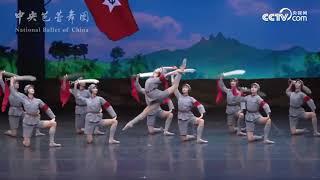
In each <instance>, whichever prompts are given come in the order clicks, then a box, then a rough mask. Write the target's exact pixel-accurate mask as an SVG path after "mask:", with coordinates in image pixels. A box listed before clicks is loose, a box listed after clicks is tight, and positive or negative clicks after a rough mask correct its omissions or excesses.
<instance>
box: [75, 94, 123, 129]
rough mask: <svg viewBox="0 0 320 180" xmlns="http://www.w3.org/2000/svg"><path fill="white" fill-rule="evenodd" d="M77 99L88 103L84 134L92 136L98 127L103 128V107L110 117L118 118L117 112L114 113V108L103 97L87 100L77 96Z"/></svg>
mask: <svg viewBox="0 0 320 180" xmlns="http://www.w3.org/2000/svg"><path fill="white" fill-rule="evenodd" d="M76 96H77V98H79V99H81V100H82V101H83V102H85V103H86V105H87V106H86V113H87V114H86V117H85V130H84V133H85V134H88V135H92V134H93V132H94V129H95V128H96V127H97V126H101V125H102V124H101V123H102V122H101V120H102V116H103V114H102V113H101V112H100V110H101V107H103V108H104V109H105V110H107V112H108V113H109V115H110V116H111V117H112V118H114V117H116V116H117V114H116V112H115V111H114V109H113V107H112V106H111V105H110V104H109V103H108V102H107V101H106V100H105V99H104V98H102V97H100V96H96V97H89V98H85V97H82V96H80V95H79V93H77V94H76Z"/></svg>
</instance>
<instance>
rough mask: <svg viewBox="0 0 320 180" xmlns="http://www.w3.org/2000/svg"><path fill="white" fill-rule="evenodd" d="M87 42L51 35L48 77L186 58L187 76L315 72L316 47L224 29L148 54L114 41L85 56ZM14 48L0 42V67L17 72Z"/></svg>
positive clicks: (111, 74)
mask: <svg viewBox="0 0 320 180" xmlns="http://www.w3.org/2000/svg"><path fill="white" fill-rule="evenodd" d="M88 51H90V47H88V45H86V44H76V45H74V44H71V43H66V42H61V41H54V42H52V44H51V47H50V48H49V51H48V53H49V54H50V55H51V56H52V59H50V60H49V59H47V60H46V77H47V78H56V77H59V76H62V75H64V74H72V73H79V72H80V73H83V75H84V76H85V77H91V78H128V77H130V76H131V75H133V74H137V73H140V72H149V71H153V69H155V68H157V67H160V66H168V65H177V66H178V65H179V63H180V62H181V60H182V58H184V57H186V58H188V67H190V68H195V69H197V72H196V73H194V74H188V75H187V76H185V78H188V79H215V78H217V77H218V75H219V74H221V73H222V72H226V71H230V70H234V69H244V70H246V71H247V73H246V74H245V75H244V76H242V77H241V78H245V79H259V78H287V77H291V78H293V77H319V76H320V52H318V53H317V52H307V51H306V50H305V49H303V48H301V47H292V48H290V49H287V50H283V51H274V50H268V49H257V48H255V47H251V46H248V45H245V44H242V43H241V42H239V41H237V40H235V39H230V38H226V37H224V35H223V34H222V33H218V34H217V35H216V36H214V35H210V36H209V37H208V38H202V39H201V40H200V41H199V42H197V43H195V44H193V45H192V46H190V47H189V48H186V49H179V50H173V51H170V50H162V51H156V52H153V53H150V54H145V55H143V54H138V55H136V56H134V57H132V58H123V57H124V55H125V49H122V48H121V47H115V48H113V49H112V51H111V52H110V59H88V58H86V54H87V53H88ZM15 52H16V51H15V50H12V49H10V48H7V47H5V46H0V69H5V70H7V71H13V72H16V69H15V67H14V63H15V61H16V57H17V56H16V54H15Z"/></svg>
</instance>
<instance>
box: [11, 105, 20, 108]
mask: <svg viewBox="0 0 320 180" xmlns="http://www.w3.org/2000/svg"><path fill="white" fill-rule="evenodd" d="M10 107H15V108H22V106H13V105H10Z"/></svg>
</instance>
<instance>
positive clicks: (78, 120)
mask: <svg viewBox="0 0 320 180" xmlns="http://www.w3.org/2000/svg"><path fill="white" fill-rule="evenodd" d="M78 91H79V96H81V97H84V98H89V97H90V92H89V90H86V89H84V90H78ZM71 93H72V94H73V96H74V98H75V102H76V106H75V127H76V128H77V129H82V128H84V126H85V119H86V110H87V105H86V102H84V101H83V100H81V99H80V98H77V96H76V94H75V92H74V90H71Z"/></svg>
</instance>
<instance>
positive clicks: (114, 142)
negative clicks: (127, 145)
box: [109, 139, 120, 144]
mask: <svg viewBox="0 0 320 180" xmlns="http://www.w3.org/2000/svg"><path fill="white" fill-rule="evenodd" d="M109 144H120V141H117V140H115V139H111V140H109Z"/></svg>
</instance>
